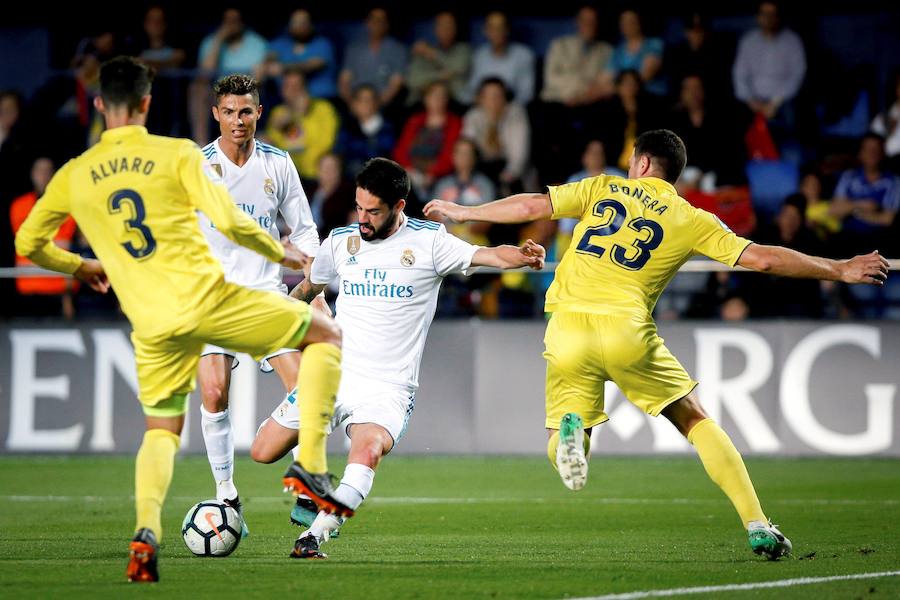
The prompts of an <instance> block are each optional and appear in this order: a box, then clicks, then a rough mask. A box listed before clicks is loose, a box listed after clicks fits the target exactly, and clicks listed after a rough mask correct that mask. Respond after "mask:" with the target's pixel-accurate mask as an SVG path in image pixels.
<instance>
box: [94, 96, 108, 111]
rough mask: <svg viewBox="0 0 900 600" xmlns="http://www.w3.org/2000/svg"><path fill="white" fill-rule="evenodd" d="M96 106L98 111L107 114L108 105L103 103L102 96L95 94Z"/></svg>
mask: <svg viewBox="0 0 900 600" xmlns="http://www.w3.org/2000/svg"><path fill="white" fill-rule="evenodd" d="M94 108H96V109H97V112H98V113H100V114H101V115H105V114H106V105H105V104H104V103H103V97H102V96H94Z"/></svg>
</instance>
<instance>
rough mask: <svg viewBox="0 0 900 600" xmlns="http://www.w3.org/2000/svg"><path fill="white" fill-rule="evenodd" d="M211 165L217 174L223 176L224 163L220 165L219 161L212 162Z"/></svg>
mask: <svg viewBox="0 0 900 600" xmlns="http://www.w3.org/2000/svg"><path fill="white" fill-rule="evenodd" d="M209 166H211V167H212V168H213V171H215V172H216V175H218V176H219V177H221V176H222V165H220V164H219V163H210V164H209Z"/></svg>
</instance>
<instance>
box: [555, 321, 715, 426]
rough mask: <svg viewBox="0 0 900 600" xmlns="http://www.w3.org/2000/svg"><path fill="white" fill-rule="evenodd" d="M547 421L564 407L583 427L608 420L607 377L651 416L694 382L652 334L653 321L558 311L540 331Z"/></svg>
mask: <svg viewBox="0 0 900 600" xmlns="http://www.w3.org/2000/svg"><path fill="white" fill-rule="evenodd" d="M544 346H545V350H544V358H545V359H546V360H547V387H546V408H547V421H546V425H545V426H546V427H548V428H550V429H559V421H560V419H562V417H563V416H564V415H565V414H566V413H570V412H574V413H577V414H578V415H579V416H580V417H581V418H582V420H583V421H584V426H585V427H593V426H594V425H597V424H599V423H603V422H604V421H606V420H608V419H609V417H608V416H607V414H606V413H605V412H604V410H603V408H604V407H603V384H604V383H605V382H606V381H612V382H614V383H615V384H616V385H617V386H619V389H621V390H622V392H623V393H624V394H625V397H627V398H628V400H630V401H631V403H632V404H634V405H635V406H637V407H638V408H640V409H641V410H642V411H644V412H645V413H647V414H650V415H653V416H654V417H655V416H657V415H659V413H660V412H662V410H663V409H664V408H665V407H666V406H668V405H669V404H671V403H672V402H674V401H675V400H678V399H679V398H683V397H684V396H687V395H688V394H689V393H690V392H691V390H693V389H694V387H695V386H696V385H697V382H696V381H694V380H693V379H691V378H690V377H689V376H688V374H687V371H685V370H684V367H682V366H681V363H679V362H678V360H677V359H676V358H675V357H674V356H672V353H671V352H669V349H668V348H666V346H665V344H664V343H663V339H662V338H661V337H659V336H658V335H657V334H656V326H655V325H654V324H653V323H652V322H642V321H634V320H631V319H629V317H628V316H627V315H594V314H589V313H577V312H557V313H553V315H552V316H551V317H550V322H549V323H548V324H547V332H546V334H545V335H544Z"/></svg>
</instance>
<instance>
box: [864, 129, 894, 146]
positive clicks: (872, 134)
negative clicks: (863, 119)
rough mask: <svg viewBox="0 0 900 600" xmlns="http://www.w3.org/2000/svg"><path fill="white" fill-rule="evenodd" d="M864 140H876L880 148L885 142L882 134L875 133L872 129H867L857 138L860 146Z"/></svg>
mask: <svg viewBox="0 0 900 600" xmlns="http://www.w3.org/2000/svg"><path fill="white" fill-rule="evenodd" d="M866 140H875V141H876V142H878V143H879V144H881V147H882V148H884V145H885V144H886V143H887V141H886V140H885V138H884V136H883V135H881V134H878V133H875V132H874V131H867V132H865V133H864V134H863V136H862V137H861V138H859V147H860V148H862V146H863V144H865V143H866Z"/></svg>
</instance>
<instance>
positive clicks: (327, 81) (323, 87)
mask: <svg viewBox="0 0 900 600" xmlns="http://www.w3.org/2000/svg"><path fill="white" fill-rule="evenodd" d="M288 70H299V71H300V72H301V73H302V74H303V77H304V80H305V81H306V89H307V90H308V91H309V95H310V96H312V97H313V98H335V97H337V95H338V93H337V62H336V60H335V56H334V46H332V44H331V41H330V40H329V39H328V38H327V37H325V36H324V35H320V34H318V33H317V32H316V29H315V27H314V26H313V21H312V17H311V16H310V14H309V11H308V10H307V9H305V8H298V9H297V10H295V11H294V12H292V13H291V16H290V18H289V19H288V26H287V32H286V33H285V34H284V35H282V36H280V37H277V38H275V39H274V40H272V43H271V44H269V51H268V54H267V55H266V62H265V63H263V66H262V69H261V77H260V79H265V78H268V77H281V76H282V74H284V72H285V71H288Z"/></svg>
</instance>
